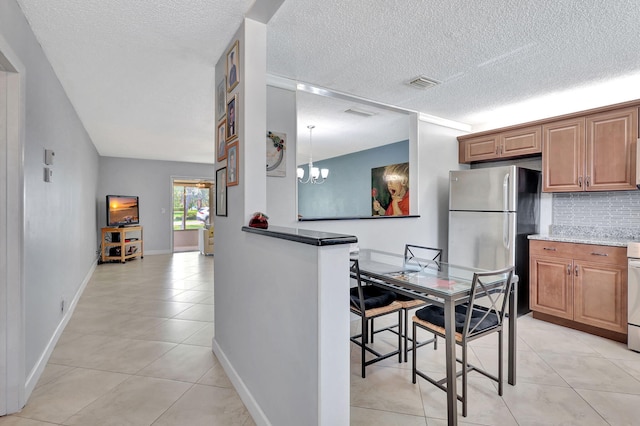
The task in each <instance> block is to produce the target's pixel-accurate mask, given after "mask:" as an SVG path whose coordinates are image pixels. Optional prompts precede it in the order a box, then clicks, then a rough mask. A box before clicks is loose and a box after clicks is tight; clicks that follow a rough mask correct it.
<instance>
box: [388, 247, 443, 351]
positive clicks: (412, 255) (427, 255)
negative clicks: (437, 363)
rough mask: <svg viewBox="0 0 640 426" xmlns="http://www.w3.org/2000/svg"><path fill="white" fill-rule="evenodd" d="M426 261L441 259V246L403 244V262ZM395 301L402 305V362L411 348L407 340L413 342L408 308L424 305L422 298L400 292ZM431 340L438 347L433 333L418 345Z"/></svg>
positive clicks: (425, 343)
mask: <svg viewBox="0 0 640 426" xmlns="http://www.w3.org/2000/svg"><path fill="white" fill-rule="evenodd" d="M425 261H426V262H431V261H433V262H435V263H436V264H438V262H440V261H442V249H441V248H433V247H425V246H418V245H415V244H405V246H404V263H405V265H406V264H407V263H415V264H416V266H418V267H423V266H425V265H423V263H425ZM396 301H397V302H398V303H400V305H401V306H402V319H403V321H402V327H403V332H402V333H403V339H404V362H407V360H408V353H409V351H410V350H411V348H409V341H411V342H412V343H413V337H411V338H410V337H409V310H410V309H416V308H419V307H422V306H425V305H426V302H425V301H424V300H419V299H414V298H412V297H408V296H404V295H402V294H398V297H397V298H396ZM431 342H433V348H434V349H437V348H438V340H437V337H436V335H435V334H434V336H433V339H430V340H427V341H424V342H419V343H418V347H421V346H424V345H427V344H429V343H431Z"/></svg>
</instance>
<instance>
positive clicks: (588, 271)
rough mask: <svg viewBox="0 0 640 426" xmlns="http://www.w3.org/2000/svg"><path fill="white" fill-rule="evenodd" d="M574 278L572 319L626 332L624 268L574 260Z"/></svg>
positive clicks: (625, 274) (625, 273) (625, 281)
mask: <svg viewBox="0 0 640 426" xmlns="http://www.w3.org/2000/svg"><path fill="white" fill-rule="evenodd" d="M574 275H575V276H574V286H573V290H574V319H575V320H576V321H579V322H581V323H584V324H588V325H592V326H595V327H599V328H604V329H607V330H612V331H617V332H619V333H626V332H627V270H626V267H622V266H616V265H605V264H598V263H589V262H578V261H576V264H575V266H574Z"/></svg>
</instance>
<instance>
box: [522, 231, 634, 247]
mask: <svg viewBox="0 0 640 426" xmlns="http://www.w3.org/2000/svg"><path fill="white" fill-rule="evenodd" d="M528 238H529V239H530V240H543V241H557V242H562V243H578V244H596V245H599V246H614V247H627V244H628V243H629V241H630V240H629V239H620V238H619V237H594V236H578V235H572V236H566V235H562V236H560V235H548V234H547V235H543V234H533V235H529V237H528ZM632 241H633V240H632ZM635 241H638V240H637V239H636V240H635Z"/></svg>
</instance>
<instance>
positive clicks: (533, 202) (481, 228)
mask: <svg viewBox="0 0 640 426" xmlns="http://www.w3.org/2000/svg"><path fill="white" fill-rule="evenodd" d="M541 182H542V179H541V175H540V172H539V171H537V170H531V169H526V168H522V167H516V166H502V167H490V168H482V169H472V170H452V171H450V172H449V250H448V260H449V263H452V264H458V265H469V266H474V267H478V268H483V269H499V268H504V267H507V266H510V265H515V273H516V275H518V279H519V281H518V315H522V314H524V313H527V312H529V241H528V239H527V236H528V235H530V234H536V233H538V232H539V226H540V220H539V218H540V188H541Z"/></svg>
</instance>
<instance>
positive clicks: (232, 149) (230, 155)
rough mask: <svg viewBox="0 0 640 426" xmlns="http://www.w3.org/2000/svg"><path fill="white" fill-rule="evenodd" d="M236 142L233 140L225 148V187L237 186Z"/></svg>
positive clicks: (237, 159) (238, 162)
mask: <svg viewBox="0 0 640 426" xmlns="http://www.w3.org/2000/svg"><path fill="white" fill-rule="evenodd" d="M238 164H240V161H239V158H238V141H237V140H235V141H233V142H232V143H230V144H229V146H227V169H228V170H227V186H234V185H237V184H238Z"/></svg>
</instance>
